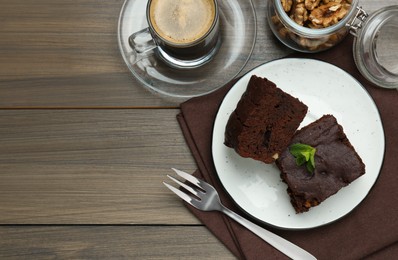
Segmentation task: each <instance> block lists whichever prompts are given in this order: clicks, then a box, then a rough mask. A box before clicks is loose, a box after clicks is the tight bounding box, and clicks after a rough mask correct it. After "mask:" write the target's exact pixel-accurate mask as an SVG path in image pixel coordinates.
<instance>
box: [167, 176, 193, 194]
mask: <svg viewBox="0 0 398 260" xmlns="http://www.w3.org/2000/svg"><path fill="white" fill-rule="evenodd" d="M167 177H169V179H171V180H172V181H174V182H176V183H177V184H178V185H180V186H181V187H183V188H184V189H186V190H187V191H189V192H190V193H192V194H193V195H195V196H197V197H199V192H198V191H197V190H195V189H193V188H192V187H191V186H188V185H186V184H185V183H183V182H180V181H179V180H177V179H176V178H174V177H172V176H170V175H168V174H167Z"/></svg>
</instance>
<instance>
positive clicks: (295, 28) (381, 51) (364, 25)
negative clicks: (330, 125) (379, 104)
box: [267, 0, 398, 89]
mask: <svg viewBox="0 0 398 260" xmlns="http://www.w3.org/2000/svg"><path fill="white" fill-rule="evenodd" d="M282 2H283V4H282ZM288 2H289V0H286V1H285V0H269V1H268V8H267V10H268V14H267V18H268V23H269V25H270V28H271V30H272V32H273V33H274V35H275V36H276V37H277V38H278V39H279V40H280V41H281V42H282V43H283V44H285V45H286V46H288V47H289V48H291V49H293V50H296V51H300V52H306V53H314V52H320V51H324V50H327V49H329V48H331V47H333V46H335V45H336V44H338V43H339V42H340V41H341V40H343V39H344V38H345V37H346V36H347V34H348V33H349V32H351V34H353V35H354V36H355V40H354V46H353V48H354V50H353V52H354V59H355V62H356V65H357V67H358V69H359V71H360V72H361V73H362V75H363V76H364V77H366V78H367V79H368V80H369V81H371V82H372V83H374V84H376V85H377V86H380V87H385V88H397V89H398V6H389V7H385V8H382V9H380V10H378V11H377V12H375V13H374V14H372V15H371V16H368V14H367V13H366V12H365V11H364V10H363V9H362V8H361V7H358V3H359V0H352V1H351V6H350V7H349V9H347V13H346V14H345V16H344V17H342V18H341V19H340V20H339V21H338V22H337V23H335V24H333V25H331V26H328V27H324V28H309V27H305V26H303V25H300V24H299V23H300V21H295V20H293V19H296V17H293V18H291V17H290V16H289V15H288V13H287V12H285V10H284V5H285V4H286V3H288ZM303 2H304V1H303ZM343 2H345V3H347V2H350V1H349V0H343ZM343 2H342V3H343ZM291 3H294V0H293V1H291ZM303 4H304V3H303ZM292 8H294V5H293V7H292ZM296 20H297V19H296Z"/></svg>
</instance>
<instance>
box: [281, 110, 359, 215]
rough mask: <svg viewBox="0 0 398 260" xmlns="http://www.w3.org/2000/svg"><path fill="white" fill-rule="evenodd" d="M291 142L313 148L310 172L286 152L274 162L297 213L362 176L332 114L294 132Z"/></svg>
mask: <svg viewBox="0 0 398 260" xmlns="http://www.w3.org/2000/svg"><path fill="white" fill-rule="evenodd" d="M294 143H303V144H308V145H311V146H312V147H315V148H316V153H315V170H314V172H313V173H310V172H308V170H307V168H306V167H305V165H302V166H297V165H296V162H295V158H294V156H293V155H292V154H291V153H290V152H289V150H288V149H287V150H285V151H284V152H283V153H282V155H281V157H280V158H279V160H278V161H277V162H276V164H277V166H278V167H279V169H280V170H281V177H282V179H283V180H284V182H286V183H287V185H288V193H289V195H290V197H291V202H292V205H293V206H294V208H295V210H296V212H297V213H300V212H305V211H308V210H309V208H310V207H312V206H316V205H318V204H319V203H321V202H322V201H324V200H325V199H326V198H328V197H330V196H331V195H333V194H335V193H336V192H338V191H339V190H340V189H341V188H342V187H344V186H347V185H348V184H349V183H351V182H352V181H354V180H355V179H357V178H358V177H360V176H361V175H363V174H364V173H365V165H364V163H363V162H362V159H361V158H360V157H359V155H358V154H357V152H356V151H355V149H354V147H353V146H352V145H351V143H350V142H349V140H348V139H347V137H346V135H345V134H344V131H343V128H342V126H341V125H339V124H338V123H337V120H336V118H335V117H334V116H332V115H325V116H323V117H322V118H320V119H319V120H317V121H315V122H313V123H311V124H309V125H308V126H306V127H304V128H302V129H301V130H299V131H297V133H296V135H295V136H294V138H293V139H292V141H291V144H294Z"/></svg>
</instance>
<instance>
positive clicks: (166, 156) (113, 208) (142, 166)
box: [0, 0, 396, 259]
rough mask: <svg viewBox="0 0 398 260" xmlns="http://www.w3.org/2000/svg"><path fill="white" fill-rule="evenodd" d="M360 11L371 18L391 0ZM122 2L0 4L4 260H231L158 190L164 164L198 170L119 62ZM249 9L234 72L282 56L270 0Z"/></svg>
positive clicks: (165, 107) (157, 106)
mask: <svg viewBox="0 0 398 260" xmlns="http://www.w3.org/2000/svg"><path fill="white" fill-rule="evenodd" d="M361 3H362V6H363V7H364V8H365V10H367V11H369V12H372V11H375V10H377V9H379V8H381V7H382V6H387V5H392V4H396V0H382V1H372V0H361ZM122 4H123V0H113V1H105V0H62V1H57V0H55V1H54V0H51V1H50V0H0V224H1V226H0V258H18V259H19V258H21V259H23V258H26V259H31V258H39V259H46V258H56V257H60V258H105V259H114V258H129V259H132V258H134V259H145V258H151V259H153V258H162V259H176V258H181V259H207V258H214V259H216V258H222V259H233V258H234V256H233V255H232V254H231V253H230V252H229V251H228V250H227V249H226V248H225V247H224V246H223V245H222V244H221V243H220V242H219V241H218V240H217V239H216V238H215V237H214V236H213V235H212V234H211V233H210V232H209V231H208V230H207V229H206V227H204V226H203V225H202V224H201V223H200V222H199V221H198V220H197V219H196V218H195V217H194V216H193V215H191V214H190V213H189V212H188V210H187V209H186V208H185V207H184V206H183V205H182V203H181V201H180V200H178V199H177V198H176V197H175V196H174V195H173V194H171V193H170V192H169V191H168V190H167V189H166V188H165V187H164V186H163V184H162V181H163V180H165V175H166V174H168V173H171V171H170V168H171V167H177V168H180V169H183V170H186V171H188V172H192V171H194V170H195V169H196V165H195V162H194V160H193V158H192V156H191V154H190V151H189V149H188V147H187V145H186V143H185V140H184V138H183V136H182V133H181V130H180V128H179V126H178V123H177V121H176V119H175V116H176V114H177V113H178V112H179V108H178V104H175V103H171V102H169V101H165V100H164V99H162V98H159V97H156V96H154V95H152V94H151V93H149V92H148V91H147V90H145V89H144V88H143V87H142V86H141V85H140V84H139V82H138V81H137V80H136V79H135V78H134V77H133V76H132V74H131V73H130V72H129V70H128V69H127V67H126V66H125V64H124V62H123V60H122V57H121V55H120V53H119V49H118V44H117V22H118V16H119V12H120V9H121V7H122ZM254 5H255V7H256V12H257V23H258V26H257V29H258V36H257V43H256V46H255V49H254V53H253V55H252V57H251V59H250V61H249V63H248V64H247V66H246V67H245V68H244V70H243V71H242V73H244V72H246V71H248V70H250V69H251V68H253V67H255V66H257V65H259V64H261V63H264V62H266V61H270V60H273V59H275V58H280V57H283V56H284V55H286V54H288V53H289V52H290V51H289V50H288V49H287V48H285V47H283V46H282V45H281V44H279V43H278V42H277V41H276V40H275V38H274V37H273V36H272V34H271V32H270V29H269V28H268V25H267V24H266V17H265V6H266V1H261V0H254ZM203 248H206V249H205V250H203Z"/></svg>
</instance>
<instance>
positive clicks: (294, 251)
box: [163, 168, 316, 259]
mask: <svg viewBox="0 0 398 260" xmlns="http://www.w3.org/2000/svg"><path fill="white" fill-rule="evenodd" d="M172 169H173V170H174V171H175V172H176V173H177V174H178V175H179V176H180V177H181V178H183V179H185V180H187V181H188V182H190V183H192V184H193V185H194V186H195V187H196V188H193V187H191V186H189V185H186V184H185V183H183V182H181V181H179V180H177V179H176V178H174V177H172V176H170V175H167V177H169V178H170V179H171V180H173V181H174V182H176V183H177V184H178V185H180V186H181V187H183V188H184V189H186V190H187V191H189V192H190V193H191V195H188V194H187V193H185V192H183V191H181V190H179V189H177V188H175V187H174V186H171V185H170V184H167V183H165V182H163V184H164V185H166V187H167V188H169V189H170V190H171V191H172V192H174V193H175V194H177V195H178V196H179V197H180V198H181V199H183V200H185V201H186V202H188V203H189V204H191V205H192V206H194V207H195V208H197V209H199V210H203V211H214V210H216V211H221V212H222V213H224V214H226V215H227V216H229V217H230V218H232V219H233V220H235V221H236V222H238V223H239V224H241V225H242V226H244V227H246V228H247V229H249V230H250V231H251V232H253V233H254V234H256V235H257V236H259V237H260V238H262V239H263V240H264V241H266V242H267V243H268V244H270V245H271V246H273V247H275V248H276V249H278V250H279V251H281V252H282V253H284V254H285V255H287V256H288V257H290V258H292V259H316V258H315V257H314V256H313V255H311V254H310V253H308V252H307V251H305V250H304V249H302V248H300V247H298V246H296V245H295V244H293V243H291V242H289V241H287V240H286V239H284V238H282V237H280V236H277V235H275V234H274V233H271V232H270V231H268V230H266V229H264V228H262V227H260V226H258V225H256V224H254V223H252V222H250V221H248V220H247V219H245V218H243V217H241V216H239V215H238V214H236V213H235V212H233V211H231V210H230V209H228V208H226V207H225V206H224V205H222V204H221V202H220V198H219V196H218V193H217V191H216V190H215V189H214V187H213V186H211V185H210V184H208V183H207V182H204V181H202V180H199V179H197V178H195V177H194V176H192V175H191V174H188V173H186V172H183V171H180V170H177V169H174V168H172ZM192 195H194V196H192Z"/></svg>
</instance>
